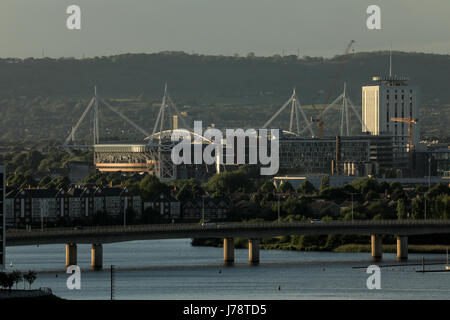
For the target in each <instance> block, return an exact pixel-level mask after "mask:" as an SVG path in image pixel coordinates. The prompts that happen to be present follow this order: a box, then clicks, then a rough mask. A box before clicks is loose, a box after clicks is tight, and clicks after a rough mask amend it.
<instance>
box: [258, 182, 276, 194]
mask: <svg viewBox="0 0 450 320" xmlns="http://www.w3.org/2000/svg"><path fill="white" fill-rule="evenodd" d="M259 190H260V191H261V192H264V193H273V192H275V186H274V185H273V183H272V182H271V181H270V180H268V181H266V182H264V184H263V185H262V186H261V188H259Z"/></svg>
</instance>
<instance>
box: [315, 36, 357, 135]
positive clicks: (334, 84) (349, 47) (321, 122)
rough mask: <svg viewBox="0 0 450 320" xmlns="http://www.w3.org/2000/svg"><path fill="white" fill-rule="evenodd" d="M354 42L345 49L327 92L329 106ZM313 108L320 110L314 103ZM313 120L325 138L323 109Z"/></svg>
mask: <svg viewBox="0 0 450 320" xmlns="http://www.w3.org/2000/svg"><path fill="white" fill-rule="evenodd" d="M354 43H355V40H352V41H350V43H349V44H348V46H347V49H346V50H345V53H344V57H343V60H342V62H341V64H340V65H339V69H338V71H337V72H336V75H335V76H334V80H333V82H332V85H331V87H330V89H329V90H328V94H327V97H326V100H325V106H327V105H328V102H329V101H330V98H331V95H332V94H333V91H334V88H335V87H336V83H337V81H338V79H339V76H340V75H341V73H342V70H343V68H344V65H345V63H346V62H347V56H348V54H349V53H350V50H351V48H352V45H353V44H354ZM313 108H314V109H315V110H316V111H318V110H317V109H316V107H315V106H314V105H313ZM311 122H318V124H317V127H318V130H319V138H323V127H324V123H323V111H322V112H320V113H319V117H318V118H311Z"/></svg>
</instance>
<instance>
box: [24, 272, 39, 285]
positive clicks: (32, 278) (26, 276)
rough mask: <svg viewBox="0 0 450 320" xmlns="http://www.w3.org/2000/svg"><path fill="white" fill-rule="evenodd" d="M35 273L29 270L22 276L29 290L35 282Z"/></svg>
mask: <svg viewBox="0 0 450 320" xmlns="http://www.w3.org/2000/svg"><path fill="white" fill-rule="evenodd" d="M36 277H37V275H36V272H35V271H33V270H30V271H28V272H26V273H24V274H23V279H24V280H25V281H26V282H28V285H29V286H30V287H29V288H30V289H31V285H32V284H33V282H34V281H35V280H36Z"/></svg>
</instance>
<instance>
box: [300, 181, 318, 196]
mask: <svg viewBox="0 0 450 320" xmlns="http://www.w3.org/2000/svg"><path fill="white" fill-rule="evenodd" d="M297 191H298V192H301V193H305V194H312V193H314V192H316V188H314V185H313V184H312V183H311V182H309V181H308V180H305V181H303V182H302V184H301V185H300V186H299V187H298V188H297Z"/></svg>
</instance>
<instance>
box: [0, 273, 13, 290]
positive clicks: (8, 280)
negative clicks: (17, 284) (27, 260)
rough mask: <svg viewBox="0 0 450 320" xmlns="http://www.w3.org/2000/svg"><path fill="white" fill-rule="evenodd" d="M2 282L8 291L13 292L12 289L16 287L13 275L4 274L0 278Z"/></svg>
mask: <svg viewBox="0 0 450 320" xmlns="http://www.w3.org/2000/svg"><path fill="white" fill-rule="evenodd" d="M0 281H1V282H2V287H3V288H8V290H11V288H12V287H13V285H14V278H13V276H12V273H5V272H2V275H1V276H0Z"/></svg>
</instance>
